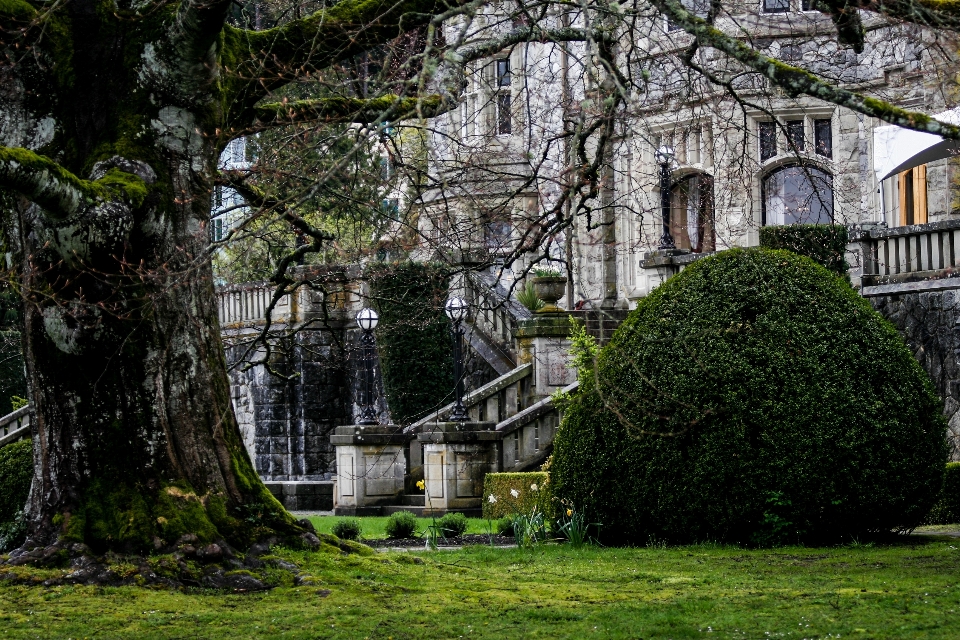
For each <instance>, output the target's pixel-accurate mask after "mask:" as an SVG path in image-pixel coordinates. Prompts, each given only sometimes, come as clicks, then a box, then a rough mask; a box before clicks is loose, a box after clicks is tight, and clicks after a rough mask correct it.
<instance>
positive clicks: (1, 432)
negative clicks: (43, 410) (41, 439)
mask: <svg viewBox="0 0 960 640" xmlns="http://www.w3.org/2000/svg"><path fill="white" fill-rule="evenodd" d="M32 414H33V407H32V406H31V405H27V406H25V407H22V408H20V409H17V410H16V411H14V412H13V413H8V414H7V415H5V416H3V417H2V418H0V447H4V446H6V445H8V444H11V443H13V442H16V441H17V440H22V439H24V438H29V437H30V416H31V415H32Z"/></svg>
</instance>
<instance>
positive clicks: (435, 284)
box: [365, 262, 453, 424]
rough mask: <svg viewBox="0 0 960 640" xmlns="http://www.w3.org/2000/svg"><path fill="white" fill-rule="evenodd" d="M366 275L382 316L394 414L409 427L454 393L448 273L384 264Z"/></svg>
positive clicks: (381, 346)
mask: <svg viewBox="0 0 960 640" xmlns="http://www.w3.org/2000/svg"><path fill="white" fill-rule="evenodd" d="M365 275H366V278H367V281H368V282H369V283H370V288H371V292H372V295H373V298H374V300H375V301H376V305H377V308H378V309H379V312H380V323H379V324H378V325H377V329H376V335H377V347H378V354H379V356H380V369H381V371H382V372H383V386H384V390H385V392H386V394H387V404H388V405H389V407H390V416H391V418H392V419H393V421H394V422H395V423H396V424H409V423H411V422H414V421H416V420H417V419H419V418H420V417H422V416H423V415H425V414H427V413H429V412H430V411H433V410H434V409H437V408H438V407H440V406H441V405H443V404H445V403H446V402H447V401H449V396H450V394H451V393H452V392H453V355H452V354H453V352H452V350H451V342H450V339H451V338H450V321H449V319H448V318H447V316H446V314H445V313H444V311H443V305H444V304H445V303H446V301H447V292H448V288H447V281H448V279H449V273H448V272H447V270H446V269H445V268H444V267H443V266H440V265H434V264H425V263H420V262H401V263H382V262H380V263H374V264H371V265H370V266H369V267H367V269H366V274H365Z"/></svg>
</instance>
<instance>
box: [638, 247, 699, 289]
mask: <svg viewBox="0 0 960 640" xmlns="http://www.w3.org/2000/svg"><path fill="white" fill-rule="evenodd" d="M689 253H690V252H689V251H687V250H686V249H657V250H656V251H649V252H647V253H645V254H643V260H641V261H640V268H641V269H643V274H644V275H643V278H644V279H645V282H644V283H643V284H644V286H645V287H646V291H647V293H648V294H649V293H650V292H651V291H653V290H654V289H656V288H657V287H659V286H660V285H661V284H663V283H664V282H666V280H667V279H668V278H670V277H671V276H675V275H677V273H679V272H680V263H679V262H678V261H677V260H676V259H675V258H677V257H678V256H686V255H688V254H689Z"/></svg>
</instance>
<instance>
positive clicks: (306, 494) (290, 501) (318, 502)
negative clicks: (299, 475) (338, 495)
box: [263, 480, 333, 511]
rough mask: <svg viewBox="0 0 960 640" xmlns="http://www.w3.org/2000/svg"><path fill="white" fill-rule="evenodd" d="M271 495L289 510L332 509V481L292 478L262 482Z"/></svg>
mask: <svg viewBox="0 0 960 640" xmlns="http://www.w3.org/2000/svg"><path fill="white" fill-rule="evenodd" d="M263 484H265V485H266V486H267V489H269V490H270V493H272V494H273V497H274V498H276V499H277V500H279V501H280V504H282V505H283V506H284V507H285V508H286V509H287V510H289V511H330V510H332V509H333V481H332V480H322V481H304V480H300V481H297V480H293V481H283V482H277V481H273V482H264V483H263Z"/></svg>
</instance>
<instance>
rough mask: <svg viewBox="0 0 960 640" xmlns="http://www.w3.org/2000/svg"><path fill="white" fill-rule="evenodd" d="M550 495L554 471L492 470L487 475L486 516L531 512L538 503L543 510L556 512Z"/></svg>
mask: <svg viewBox="0 0 960 640" xmlns="http://www.w3.org/2000/svg"><path fill="white" fill-rule="evenodd" d="M534 487H536V488H534ZM514 493H516V496H514V495H513V494H514ZM550 495H551V494H550V474H549V473H547V472H545V471H530V472H526V473H488V474H487V475H486V476H484V479H483V517H484V518H487V519H488V520H496V519H497V518H502V517H503V516H508V515H509V516H512V515H515V514H518V513H530V512H532V511H533V508H534V507H537V509H538V510H539V511H540V513H552V511H551V509H552V507H551V505H550ZM490 496H493V499H492V500H491V499H490Z"/></svg>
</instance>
